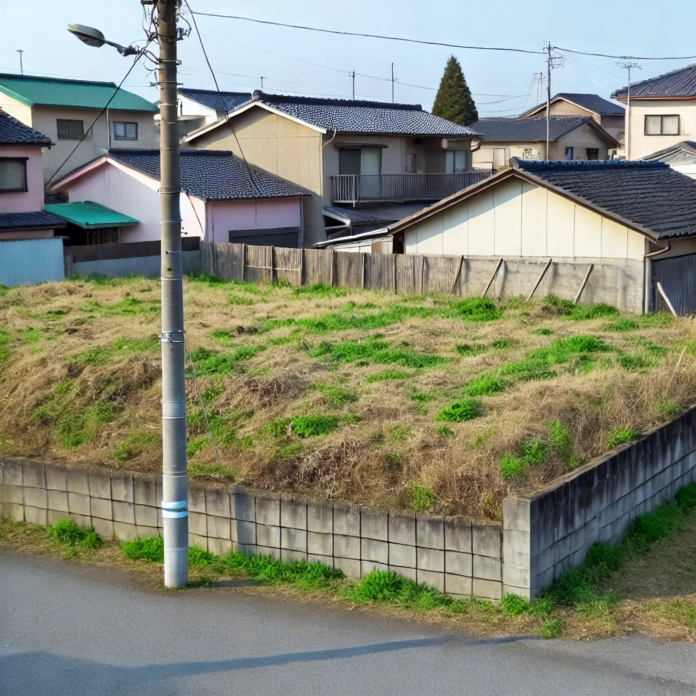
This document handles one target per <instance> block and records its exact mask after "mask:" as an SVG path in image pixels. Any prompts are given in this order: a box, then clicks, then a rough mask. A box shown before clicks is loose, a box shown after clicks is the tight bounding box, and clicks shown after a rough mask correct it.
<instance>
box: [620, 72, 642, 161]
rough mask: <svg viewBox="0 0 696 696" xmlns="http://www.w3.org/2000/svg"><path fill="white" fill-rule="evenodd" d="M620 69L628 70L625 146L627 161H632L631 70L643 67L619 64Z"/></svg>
mask: <svg viewBox="0 0 696 696" xmlns="http://www.w3.org/2000/svg"><path fill="white" fill-rule="evenodd" d="M617 65H618V66H619V67H620V68H625V69H626V70H628V88H627V90H626V116H625V117H624V121H625V124H626V125H625V127H624V141H625V142H624V145H625V155H624V156H625V158H626V159H627V160H630V159H631V68H638V70H642V68H643V66H642V65H640V64H639V63H621V62H619V63H617Z"/></svg>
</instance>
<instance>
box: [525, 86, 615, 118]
mask: <svg viewBox="0 0 696 696" xmlns="http://www.w3.org/2000/svg"><path fill="white" fill-rule="evenodd" d="M557 99H566V100H567V101H571V102H573V103H574V104H577V105H578V106H582V107H583V108H584V109H587V110H588V111H592V112H594V113H595V114H599V115H600V116H623V115H624V114H625V113H626V110H625V109H624V108H623V106H621V105H620V104H614V102H610V101H608V100H607V99H603V98H602V97H600V96H599V94H580V93H577V92H559V93H558V94H556V95H555V96H554V97H552V98H551V103H552V104H553V103H554V102H555V101H556V100H557ZM545 108H546V102H542V103H541V104H539V105H537V106H535V107H534V108H533V109H529V111H526V112H525V114H533V113H534V112H536V111H538V110H539V109H545ZM552 113H553V112H552ZM525 114H522V116H523V117H524V115H525Z"/></svg>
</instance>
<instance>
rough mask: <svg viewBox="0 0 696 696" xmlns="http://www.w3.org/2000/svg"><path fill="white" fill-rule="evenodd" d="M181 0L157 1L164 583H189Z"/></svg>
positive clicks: (182, 584)
mask: <svg viewBox="0 0 696 696" xmlns="http://www.w3.org/2000/svg"><path fill="white" fill-rule="evenodd" d="M180 2H181V0H158V1H157V39H158V41H159V67H158V70H157V82H158V84H159V91H160V124H161V125H160V203H161V222H160V227H161V235H162V266H161V277H162V334H161V336H160V341H161V344H162V456H163V461H162V525H163V527H164V584H165V587H183V586H184V585H186V584H187V582H188V526H189V525H188V478H187V475H188V472H187V469H186V378H185V369H186V347H185V344H184V295H183V268H182V259H181V210H180V196H181V169H180V162H179V158H180V153H179V124H178V121H177V65H178V60H177V57H176V56H177V45H176V44H177V39H178V34H177V27H176V20H177V15H178V10H179V5H180Z"/></svg>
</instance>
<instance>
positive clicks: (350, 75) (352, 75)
mask: <svg viewBox="0 0 696 696" xmlns="http://www.w3.org/2000/svg"><path fill="white" fill-rule="evenodd" d="M348 77H351V78H353V101H355V70H353V72H352V73H348Z"/></svg>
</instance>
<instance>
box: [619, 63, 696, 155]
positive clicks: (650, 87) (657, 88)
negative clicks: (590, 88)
mask: <svg viewBox="0 0 696 696" xmlns="http://www.w3.org/2000/svg"><path fill="white" fill-rule="evenodd" d="M612 97H613V98H615V99H618V100H619V101H621V102H624V103H626V102H627V99H628V88H626V87H624V88H623V89H620V90H617V91H616V92H615V93H614V94H612ZM628 118H629V126H628V129H627V131H628V138H629V140H630V142H629V150H628V155H629V157H630V159H634V160H637V159H643V158H645V157H647V156H649V155H651V154H653V153H656V152H660V151H662V150H665V149H666V148H669V147H671V146H672V145H676V144H677V143H679V142H681V141H682V140H696V64H694V65H689V66H687V67H686V68H681V69H679V70H674V71H672V72H669V73H666V74H664V75H658V76H657V77H653V78H651V79H649V80H643V81H642V82H637V83H635V84H632V85H631V104H630V109H629V117H628Z"/></svg>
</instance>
